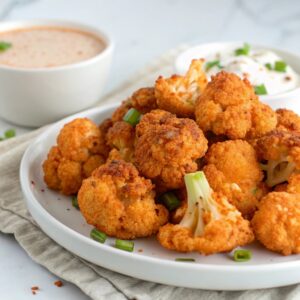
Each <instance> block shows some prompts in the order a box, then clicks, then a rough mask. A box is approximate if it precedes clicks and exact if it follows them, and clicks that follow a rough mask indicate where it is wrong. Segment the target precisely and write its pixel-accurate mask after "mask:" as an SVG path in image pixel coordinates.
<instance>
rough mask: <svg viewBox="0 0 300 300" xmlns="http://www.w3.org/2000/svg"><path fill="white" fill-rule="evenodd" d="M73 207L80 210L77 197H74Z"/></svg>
mask: <svg viewBox="0 0 300 300" xmlns="http://www.w3.org/2000/svg"><path fill="white" fill-rule="evenodd" d="M72 205H73V206H74V207H75V208H77V209H79V205H78V199H77V196H73V197H72Z"/></svg>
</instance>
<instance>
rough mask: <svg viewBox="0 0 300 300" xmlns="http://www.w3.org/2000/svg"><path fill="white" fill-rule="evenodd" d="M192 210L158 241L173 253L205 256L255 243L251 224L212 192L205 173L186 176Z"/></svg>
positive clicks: (163, 231) (161, 233)
mask: <svg viewBox="0 0 300 300" xmlns="http://www.w3.org/2000/svg"><path fill="white" fill-rule="evenodd" d="M185 183H186V187H187V193H188V207H187V210H186V212H185V215H184V217H183V219H182V220H181V222H180V223H179V224H177V225H173V224H167V225H165V226H162V227H161V228H160V229H159V233H158V241H159V242H160V244H161V245H162V246H163V247H165V248H167V249H171V250H176V251H182V252H191V251H198V252H199V253H201V254H205V255H208V254H213V253H218V252H225V251H231V250H232V249H234V248H235V247H237V246H243V245H246V244H248V243H251V242H252V241H253V240H254V235H253V232H252V230H251V227H250V222H249V221H247V220H245V219H243V217H242V216H241V213H240V212H239V211H238V210H237V209H236V208H235V207H234V206H232V205H231V204H230V203H229V202H228V200H227V198H226V197H225V196H224V195H222V194H220V193H215V192H213V191H212V190H211V188H210V186H209V184H208V182H207V180H206V178H205V175H204V173H203V172H196V173H191V174H186V175H185Z"/></svg>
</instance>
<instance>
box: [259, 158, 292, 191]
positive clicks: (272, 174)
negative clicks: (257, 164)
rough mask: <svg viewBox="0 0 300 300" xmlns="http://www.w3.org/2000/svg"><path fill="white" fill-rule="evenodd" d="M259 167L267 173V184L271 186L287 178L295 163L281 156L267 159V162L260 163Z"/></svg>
mask: <svg viewBox="0 0 300 300" xmlns="http://www.w3.org/2000/svg"><path fill="white" fill-rule="evenodd" d="M261 168H262V170H264V171H265V172H266V173H267V180H266V183H267V185H268V186H269V187H273V186H275V185H277V184H280V183H283V182H286V181H287V180H288V178H289V177H290V175H291V174H292V173H293V172H294V170H295V163H294V162H291V161H288V160H287V158H286V157H285V156H283V157H281V158H280V159H278V160H268V162H267V164H261Z"/></svg>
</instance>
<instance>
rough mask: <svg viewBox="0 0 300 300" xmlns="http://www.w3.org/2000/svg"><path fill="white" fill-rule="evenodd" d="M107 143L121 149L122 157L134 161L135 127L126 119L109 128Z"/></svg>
mask: <svg viewBox="0 0 300 300" xmlns="http://www.w3.org/2000/svg"><path fill="white" fill-rule="evenodd" d="M106 139H107V143H108V145H109V146H110V147H111V148H116V149H117V150H119V154H120V155H121V157H122V158H123V159H124V160H125V161H128V162H131V161H133V148H134V141H135V129H134V127H133V126H131V125H130V124H128V123H126V122H124V121H118V122H116V123H114V125H113V126H112V127H111V128H110V129H109V130H108V132H107V135H106Z"/></svg>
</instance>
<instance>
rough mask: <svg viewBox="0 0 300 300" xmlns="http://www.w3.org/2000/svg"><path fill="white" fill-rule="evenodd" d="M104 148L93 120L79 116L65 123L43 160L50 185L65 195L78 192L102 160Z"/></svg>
mask: <svg viewBox="0 0 300 300" xmlns="http://www.w3.org/2000/svg"><path fill="white" fill-rule="evenodd" d="M106 156H107V147H106V145H105V141H104V139H103V136H102V134H101V132H100V130H99V128H98V127H97V125H96V124H95V123H93V122H92V121H91V120H88V119H85V118H82V119H75V120H73V121H72V122H70V123H68V124H66V125H65V126H64V127H63V128H62V130H61V131H60V133H59V135H58V137H57V146H54V147H52V148H51V149H50V151H49V154H48V157H47V159H46V160H45V161H44V163H43V170H44V180H45V182H46V184H47V185H48V187H49V188H51V189H55V190H59V191H61V192H62V193H63V194H65V195H72V194H75V193H77V191H78V190H79V188H80V185H81V182H82V180H83V179H84V178H86V177H88V176H90V174H91V173H92V171H93V170H94V169H95V168H97V167H98V166H100V165H101V164H103V163H104V162H105V158H106Z"/></svg>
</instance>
